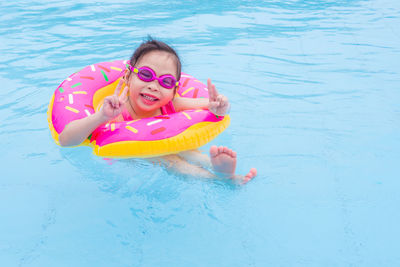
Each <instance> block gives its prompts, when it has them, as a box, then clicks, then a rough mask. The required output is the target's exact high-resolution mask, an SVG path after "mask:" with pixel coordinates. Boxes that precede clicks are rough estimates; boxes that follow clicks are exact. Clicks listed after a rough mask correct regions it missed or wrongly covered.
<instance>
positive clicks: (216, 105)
mask: <svg viewBox="0 0 400 267" xmlns="http://www.w3.org/2000/svg"><path fill="white" fill-rule="evenodd" d="M207 88H208V95H209V103H208V110H209V111H211V112H212V113H214V114H215V115H217V116H224V115H225V114H226V113H227V111H228V109H229V101H228V98H227V97H226V96H224V95H221V94H219V93H218V91H217V89H216V88H215V85H214V84H212V83H211V79H208V80H207Z"/></svg>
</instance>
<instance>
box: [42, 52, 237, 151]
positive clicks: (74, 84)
mask: <svg viewBox="0 0 400 267" xmlns="http://www.w3.org/2000/svg"><path fill="white" fill-rule="evenodd" d="M126 63H128V61H127V60H116V61H112V62H102V63H98V64H93V65H90V66H87V67H85V68H83V69H82V70H80V71H78V72H76V73H74V74H72V75H71V76H69V77H68V78H67V79H66V80H64V81H63V82H62V83H61V84H60V85H59V86H58V87H57V89H56V90H55V92H54V94H53V96H52V98H51V101H50V104H49V108H48V111H47V118H48V122H49V128H50V131H51V134H52V137H53V139H54V140H55V142H56V143H57V144H58V145H59V141H58V137H59V134H60V133H61V132H62V131H63V130H64V128H65V126H66V125H67V124H68V123H70V122H71V121H73V120H77V119H81V118H84V117H85V116H90V115H91V114H93V113H94V112H96V111H98V110H99V109H100V107H101V105H102V101H103V99H104V98H105V97H106V96H108V95H112V94H113V93H114V91H115V88H116V86H117V84H118V82H119V79H120V78H121V77H122V75H123V70H125V68H126ZM175 97H189V98H201V97H208V90H207V87H206V86H205V85H204V84H203V83H201V82H200V81H198V80H196V79H195V78H193V77H192V76H190V75H188V74H184V73H182V75H181V79H180V86H179V88H178V90H177V94H176V96H175ZM229 122H230V118H229V116H223V117H221V116H219V117H218V116H216V115H214V114H213V113H211V112H210V111H208V110H185V111H182V112H176V113H173V114H168V115H161V116H156V117H152V118H145V119H138V120H132V121H123V122H111V123H106V124H103V125H100V126H99V127H98V128H97V129H96V130H95V131H94V132H93V133H92V134H91V135H90V136H89V137H88V139H87V140H85V141H84V142H83V143H82V144H81V145H89V146H91V147H93V152H94V154H96V155H98V156H102V157H111V158H129V157H138V158H146V157H155V156H161V155H167V154H175V153H178V152H181V151H185V150H190V149H196V148H198V147H200V146H202V145H205V144H206V143H208V142H210V141H211V140H212V139H214V138H215V137H216V136H217V135H218V134H220V133H221V132H222V131H224V130H225V129H226V128H227V127H228V125H229Z"/></svg>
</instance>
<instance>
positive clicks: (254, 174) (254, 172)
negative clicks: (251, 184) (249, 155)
mask: <svg viewBox="0 0 400 267" xmlns="http://www.w3.org/2000/svg"><path fill="white" fill-rule="evenodd" d="M250 173H251V174H253V177H255V176H257V169H256V168H251V169H250Z"/></svg>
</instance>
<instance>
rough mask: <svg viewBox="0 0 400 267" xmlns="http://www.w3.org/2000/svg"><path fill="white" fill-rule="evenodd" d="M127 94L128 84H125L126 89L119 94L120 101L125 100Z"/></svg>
mask: <svg viewBox="0 0 400 267" xmlns="http://www.w3.org/2000/svg"><path fill="white" fill-rule="evenodd" d="M127 95H128V86H126V85H125V87H124V90H123V91H122V93H121V95H120V96H119V101H120V102H125V100H126V97H127Z"/></svg>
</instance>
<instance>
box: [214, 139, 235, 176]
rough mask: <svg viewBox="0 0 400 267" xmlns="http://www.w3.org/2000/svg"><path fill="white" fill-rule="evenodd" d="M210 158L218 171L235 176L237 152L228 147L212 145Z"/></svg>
mask: <svg viewBox="0 0 400 267" xmlns="http://www.w3.org/2000/svg"><path fill="white" fill-rule="evenodd" d="M210 158H211V164H212V166H213V169H214V171H215V172H217V173H222V174H225V175H227V176H230V177H231V176H234V174H235V169H236V152H235V151H232V149H229V148H227V147H223V146H220V147H217V146H212V147H211V148H210Z"/></svg>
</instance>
